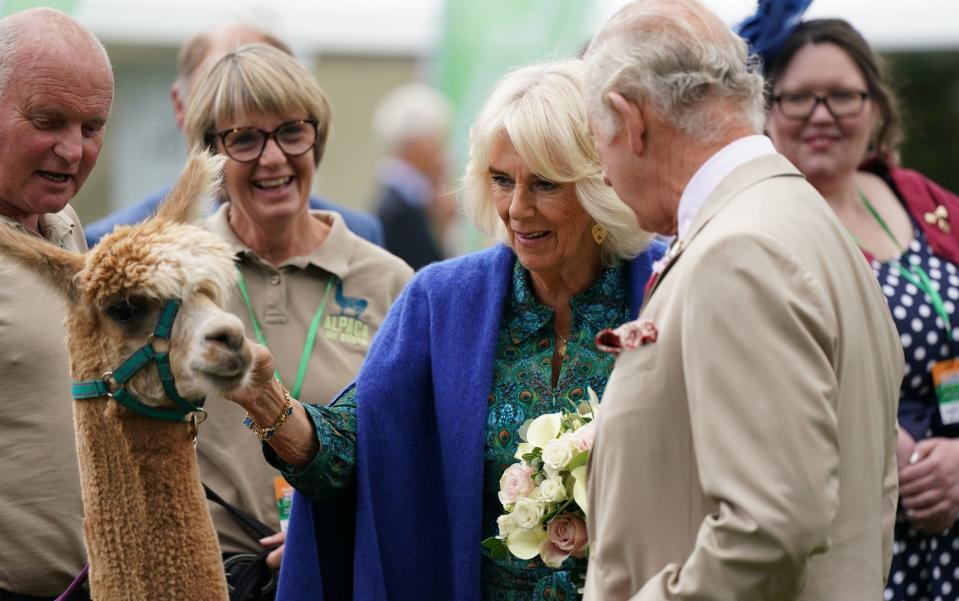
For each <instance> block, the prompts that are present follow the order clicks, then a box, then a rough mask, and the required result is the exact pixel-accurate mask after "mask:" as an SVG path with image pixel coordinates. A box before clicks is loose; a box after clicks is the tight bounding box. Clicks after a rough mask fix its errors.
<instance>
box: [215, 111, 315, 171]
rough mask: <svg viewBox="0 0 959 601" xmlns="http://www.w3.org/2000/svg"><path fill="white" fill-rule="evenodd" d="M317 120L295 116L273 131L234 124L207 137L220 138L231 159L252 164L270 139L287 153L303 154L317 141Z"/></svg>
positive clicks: (291, 155) (291, 154) (288, 154)
mask: <svg viewBox="0 0 959 601" xmlns="http://www.w3.org/2000/svg"><path fill="white" fill-rule="evenodd" d="M317 123H318V122H317V120H316V119H297V120H296V121H287V122H286V123H283V124H281V125H280V126H279V127H277V128H276V129H274V130H273V131H263V130H262V129H259V128H257V127H234V128H232V129H225V130H223V131H218V132H215V133H212V134H210V136H211V138H219V139H220V142H222V143H223V150H224V152H226V154H227V156H228V157H230V158H231V159H233V160H234V161H237V162H240V163H252V162H253V161H255V160H257V159H259V158H260V155H262V154H263V150H264V149H265V148H266V143H267V142H268V141H269V140H270V138H273V141H274V142H276V145H277V146H279V147H280V150H282V151H283V154H285V155H286V156H289V157H295V156H300V155H301V154H306V153H307V152H308V151H309V150H310V149H311V148H313V145H314V144H316V126H317ZM211 142H212V139H211Z"/></svg>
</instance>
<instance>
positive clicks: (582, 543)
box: [483, 388, 599, 568]
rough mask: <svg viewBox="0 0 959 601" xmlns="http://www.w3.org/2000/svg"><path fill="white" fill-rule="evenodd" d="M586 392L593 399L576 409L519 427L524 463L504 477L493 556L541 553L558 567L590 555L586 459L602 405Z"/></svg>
mask: <svg viewBox="0 0 959 601" xmlns="http://www.w3.org/2000/svg"><path fill="white" fill-rule="evenodd" d="M587 393H588V395H589V402H584V403H582V404H581V405H580V406H579V407H578V408H577V410H576V411H575V412H569V411H563V412H560V413H547V414H544V415H541V416H539V417H537V418H536V419H534V420H532V421H529V422H527V423H525V424H523V427H521V428H520V431H519V433H520V437H521V438H522V439H523V442H521V443H520V444H519V448H518V449H517V451H516V455H515V457H516V459H519V463H514V464H513V465H511V466H509V467H508V468H507V469H506V471H505V472H503V477H502V478H500V481H499V486H500V491H499V500H500V503H502V504H503V509H504V510H505V513H504V514H503V515H501V516H499V518H497V520H496V521H497V525H498V526H499V535H498V536H493V537H490V538H488V539H486V540H484V541H483V546H484V547H486V548H487V549H489V550H490V555H491V556H492V557H493V558H494V559H498V558H501V557H506V556H507V554H508V553H509V554H512V555H514V556H516V557H518V558H520V559H532V558H534V557H536V556H537V555H539V556H540V558H542V560H543V563H544V564H546V565H547V566H549V567H552V568H558V567H559V566H560V565H561V564H562V563H563V562H564V561H565V560H566V559H567V558H568V557H570V556H572V557H585V556H586V553H587V544H588V542H589V538H588V536H587V533H586V513H587V511H588V509H587V506H586V463H587V461H589V452H590V449H591V448H592V446H593V437H594V435H595V427H596V424H595V422H594V421H593V420H594V419H595V418H596V412H597V410H598V409H599V399H598V398H597V397H596V393H595V392H593V390H592V389H589V388H588V389H587Z"/></svg>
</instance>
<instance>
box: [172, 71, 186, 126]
mask: <svg viewBox="0 0 959 601" xmlns="http://www.w3.org/2000/svg"><path fill="white" fill-rule="evenodd" d="M181 96H185V94H183V93H182V91H181V90H180V80H179V79H177V80H176V81H174V82H173V85H172V86H170V102H171V103H172V104H173V118H174V119H176V126H177V128H178V129H179V130H180V131H183V122H184V120H185V119H186V101H187V99H186V98H182V97H181Z"/></svg>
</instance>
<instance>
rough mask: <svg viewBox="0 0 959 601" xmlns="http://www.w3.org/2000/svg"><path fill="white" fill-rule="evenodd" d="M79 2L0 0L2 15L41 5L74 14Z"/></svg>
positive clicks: (71, 0) (0, 13) (61, 0)
mask: <svg viewBox="0 0 959 601" xmlns="http://www.w3.org/2000/svg"><path fill="white" fill-rule="evenodd" d="M79 2H80V0H45V1H42V2H41V1H39V0H0V17H5V16H7V15H12V14H13V13H18V12H20V11H21V10H27V9H28V8H40V7H41V6H46V7H48V8H55V9H57V10H59V11H61V12H65V13H67V14H68V15H72V14H74V13H75V12H76V10H77V4H79Z"/></svg>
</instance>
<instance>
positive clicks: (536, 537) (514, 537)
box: [506, 526, 546, 559]
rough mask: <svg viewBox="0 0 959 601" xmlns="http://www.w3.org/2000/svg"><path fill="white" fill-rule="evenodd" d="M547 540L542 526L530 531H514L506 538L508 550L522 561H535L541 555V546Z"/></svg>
mask: <svg viewBox="0 0 959 601" xmlns="http://www.w3.org/2000/svg"><path fill="white" fill-rule="evenodd" d="M545 539H546V531H545V530H543V528H542V526H540V527H537V528H532V529H530V530H513V531H512V532H510V533H509V536H507V537H506V548H507V549H509V552H510V553H512V554H513V555H515V556H516V557H519V558H520V559H533V558H534V557H536V556H537V555H539V545H540V543H541V542H543V541H544V540H545Z"/></svg>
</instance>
